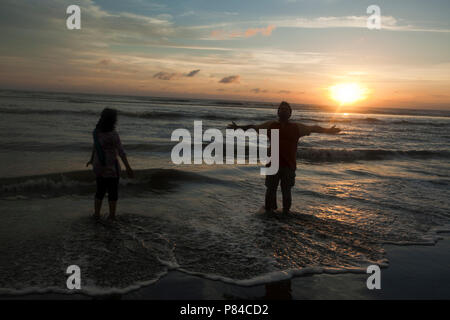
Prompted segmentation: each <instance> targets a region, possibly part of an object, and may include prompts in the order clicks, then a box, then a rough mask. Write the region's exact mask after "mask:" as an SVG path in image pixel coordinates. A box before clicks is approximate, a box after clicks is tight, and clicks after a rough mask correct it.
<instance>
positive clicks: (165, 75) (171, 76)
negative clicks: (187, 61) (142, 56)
mask: <svg viewBox="0 0 450 320" xmlns="http://www.w3.org/2000/svg"><path fill="white" fill-rule="evenodd" d="M199 72H200V69H197V70H192V71H191V72H189V73H185V74H183V73H180V72H162V71H161V72H158V73H155V74H154V75H153V78H155V79H159V80H177V79H180V78H182V77H187V78H192V77H194V76H195V75H196V74H197V73H199Z"/></svg>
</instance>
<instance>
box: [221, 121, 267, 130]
mask: <svg viewBox="0 0 450 320" xmlns="http://www.w3.org/2000/svg"><path fill="white" fill-rule="evenodd" d="M272 123H273V121H267V122H264V123H261V124H249V125H246V126H238V125H237V124H236V123H234V121H231V123H230V124H229V125H228V126H227V129H233V130H236V129H242V130H244V131H245V130H248V129H255V130H259V129H270V125H271V124H272Z"/></svg>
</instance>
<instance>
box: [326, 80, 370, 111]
mask: <svg viewBox="0 0 450 320" xmlns="http://www.w3.org/2000/svg"><path fill="white" fill-rule="evenodd" d="M329 91H330V97H331V99H333V100H335V101H336V102H339V104H340V105H341V106H342V105H351V104H353V103H355V102H357V101H361V100H365V99H366V98H367V94H368V89H367V88H365V87H363V86H361V85H360V84H358V83H338V84H335V85H333V86H331V87H330V88H329Z"/></svg>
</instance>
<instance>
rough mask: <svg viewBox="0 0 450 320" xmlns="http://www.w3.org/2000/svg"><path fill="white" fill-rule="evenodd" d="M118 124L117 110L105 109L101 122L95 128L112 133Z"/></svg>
mask: <svg viewBox="0 0 450 320" xmlns="http://www.w3.org/2000/svg"><path fill="white" fill-rule="evenodd" d="M116 123H117V110H115V109H111V108H105V109H103V111H102V114H101V116H100V120H98V122H97V126H96V127H95V128H96V129H97V130H98V131H100V132H110V131H113V130H114V129H115V128H116Z"/></svg>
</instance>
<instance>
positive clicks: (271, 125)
mask: <svg viewBox="0 0 450 320" xmlns="http://www.w3.org/2000/svg"><path fill="white" fill-rule="evenodd" d="M291 114H292V109H291V106H290V105H289V103H287V102H285V101H283V102H281V103H280V106H279V107H278V120H272V121H267V122H264V123H262V124H259V125H246V126H238V125H237V124H236V123H234V122H232V123H231V124H230V125H228V128H229V129H234V130H236V129H243V130H248V129H255V130H259V129H268V130H269V132H268V137H269V138H270V136H271V135H270V130H271V129H278V130H279V161H280V162H279V169H278V173H276V174H274V175H266V181H265V185H266V187H267V189H266V197H265V205H264V207H265V210H266V212H270V211H274V210H276V209H277V199H276V195H277V188H278V184H279V183H280V181H281V183H280V184H281V193H282V195H283V212H284V213H289V209H290V208H291V202H292V200H291V188H292V187H293V186H294V184H295V169H296V168H297V144H298V140H299V139H300V138H301V137H304V136H309V135H310V134H311V133H326V134H337V133H339V132H340V131H341V130H340V129H338V128H336V126H333V127H331V128H322V127H320V126H307V125H304V124H301V123H295V122H291V121H289V118H290V117H291Z"/></svg>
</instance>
